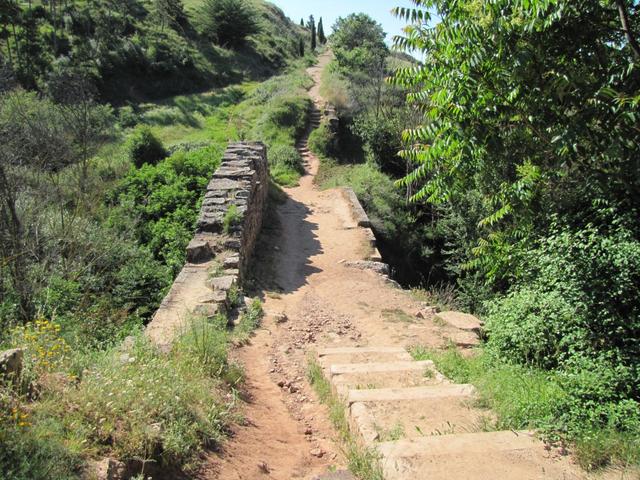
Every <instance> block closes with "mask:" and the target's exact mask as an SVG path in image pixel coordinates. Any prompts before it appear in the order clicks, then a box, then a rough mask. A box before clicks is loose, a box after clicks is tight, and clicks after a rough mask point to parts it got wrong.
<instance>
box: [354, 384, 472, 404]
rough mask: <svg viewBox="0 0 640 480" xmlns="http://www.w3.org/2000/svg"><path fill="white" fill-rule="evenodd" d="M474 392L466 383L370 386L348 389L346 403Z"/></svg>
mask: <svg viewBox="0 0 640 480" xmlns="http://www.w3.org/2000/svg"><path fill="white" fill-rule="evenodd" d="M474 392H475V389H474V388H473V385H468V384H459V383H455V384H447V383H442V384H440V383H439V384H432V385H426V386H419V387H405V388H372V389H366V390H365V389H361V390H359V389H354V390H349V394H348V396H347V403H349V404H351V403H354V402H392V401H399V400H402V401H407V400H425V399H429V398H445V397H470V396H471V395H473V394H474Z"/></svg>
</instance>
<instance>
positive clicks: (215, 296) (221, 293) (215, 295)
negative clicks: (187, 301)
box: [198, 290, 227, 303]
mask: <svg viewBox="0 0 640 480" xmlns="http://www.w3.org/2000/svg"><path fill="white" fill-rule="evenodd" d="M198 301H199V302H200V303H226V301H227V291H226V290H214V291H213V292H212V293H210V294H208V295H207V296H206V297H202V298H200V299H199V300H198Z"/></svg>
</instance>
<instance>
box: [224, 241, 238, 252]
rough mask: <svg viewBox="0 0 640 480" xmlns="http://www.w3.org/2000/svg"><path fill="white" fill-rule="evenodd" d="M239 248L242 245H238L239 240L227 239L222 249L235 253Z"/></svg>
mask: <svg viewBox="0 0 640 480" xmlns="http://www.w3.org/2000/svg"><path fill="white" fill-rule="evenodd" d="M241 247H242V244H241V243H240V240H238V239H235V238H229V239H228V240H225V242H224V248H227V249H229V250H233V251H236V252H237V251H239V250H240V248H241Z"/></svg>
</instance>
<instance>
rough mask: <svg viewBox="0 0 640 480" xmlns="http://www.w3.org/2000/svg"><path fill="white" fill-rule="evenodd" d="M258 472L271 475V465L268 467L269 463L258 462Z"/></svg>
mask: <svg viewBox="0 0 640 480" xmlns="http://www.w3.org/2000/svg"><path fill="white" fill-rule="evenodd" d="M258 470H260V471H261V472H262V473H270V472H271V469H270V468H269V465H267V462H264V461H262V462H258Z"/></svg>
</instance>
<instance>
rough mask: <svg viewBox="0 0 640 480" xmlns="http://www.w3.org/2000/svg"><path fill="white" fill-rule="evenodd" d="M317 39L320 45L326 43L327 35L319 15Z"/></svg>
mask: <svg viewBox="0 0 640 480" xmlns="http://www.w3.org/2000/svg"><path fill="white" fill-rule="evenodd" d="M318 41H319V42H320V45H324V44H325V43H327V37H326V36H325V34H324V25H322V17H320V21H319V22H318Z"/></svg>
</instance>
